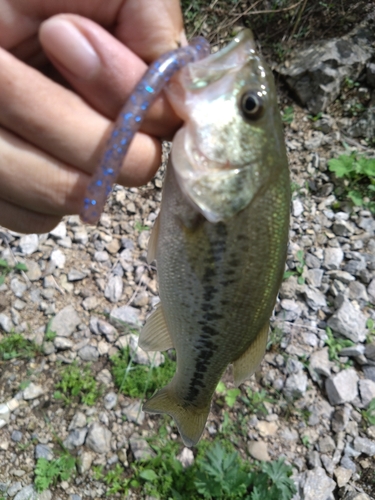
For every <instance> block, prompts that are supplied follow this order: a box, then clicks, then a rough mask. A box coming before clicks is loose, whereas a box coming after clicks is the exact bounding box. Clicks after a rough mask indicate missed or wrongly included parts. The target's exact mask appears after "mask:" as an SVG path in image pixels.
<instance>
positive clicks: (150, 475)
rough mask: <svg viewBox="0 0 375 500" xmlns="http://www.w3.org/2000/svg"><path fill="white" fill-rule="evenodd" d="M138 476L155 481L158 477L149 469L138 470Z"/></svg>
mask: <svg viewBox="0 0 375 500" xmlns="http://www.w3.org/2000/svg"><path fill="white" fill-rule="evenodd" d="M139 477H141V478H142V479H144V480H145V481H155V480H156V479H157V478H158V476H157V475H156V474H155V472H154V471H153V470H151V469H145V470H143V471H142V472H140V474H139Z"/></svg>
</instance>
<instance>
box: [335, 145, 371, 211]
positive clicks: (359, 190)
mask: <svg viewBox="0 0 375 500" xmlns="http://www.w3.org/2000/svg"><path fill="white" fill-rule="evenodd" d="M328 167H329V170H330V171H331V172H334V173H335V175H336V177H338V178H342V179H343V180H344V183H343V186H340V188H338V190H337V195H338V197H339V198H341V199H349V200H351V202H352V203H353V204H354V205H356V206H358V207H362V206H363V207H366V208H368V209H369V210H371V211H372V212H373V213H375V158H366V157H365V156H364V155H360V154H358V153H357V152H355V151H354V152H351V153H350V154H349V155H347V154H343V155H340V156H339V157H338V158H332V159H331V160H329V161H328Z"/></svg>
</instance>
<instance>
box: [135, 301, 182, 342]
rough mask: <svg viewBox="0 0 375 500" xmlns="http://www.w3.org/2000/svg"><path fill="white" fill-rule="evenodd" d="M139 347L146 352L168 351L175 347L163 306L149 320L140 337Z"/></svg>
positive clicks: (158, 307) (159, 305)
mask: <svg viewBox="0 0 375 500" xmlns="http://www.w3.org/2000/svg"><path fill="white" fill-rule="evenodd" d="M138 345H139V346H140V347H141V348H142V349H143V350H144V351H166V350H167V349H172V347H174V346H173V342H172V339H171V336H170V334H169V331H168V327H167V324H166V322H165V317H164V313H163V307H162V305H161V304H158V305H157V306H156V309H155V311H153V312H152V313H151V315H150V316H149V317H148V318H147V320H146V324H145V325H144V327H143V328H142V330H141V333H140V335H139V342H138Z"/></svg>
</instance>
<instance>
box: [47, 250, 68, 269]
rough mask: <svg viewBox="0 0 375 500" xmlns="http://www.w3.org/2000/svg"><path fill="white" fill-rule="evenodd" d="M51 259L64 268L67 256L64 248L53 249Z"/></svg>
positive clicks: (59, 267) (58, 266)
mask: <svg viewBox="0 0 375 500" xmlns="http://www.w3.org/2000/svg"><path fill="white" fill-rule="evenodd" d="M50 261H51V262H52V263H53V264H54V265H55V266H56V267H57V268H58V269H64V267H65V262H66V257H65V254H64V252H63V251H62V250H60V249H59V248H58V249H57V250H53V252H52V253H51V256H50Z"/></svg>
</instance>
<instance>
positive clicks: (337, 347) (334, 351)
mask: <svg viewBox="0 0 375 500" xmlns="http://www.w3.org/2000/svg"><path fill="white" fill-rule="evenodd" d="M326 334H327V338H326V340H325V343H326V345H327V346H328V357H329V359H330V361H335V362H337V363H340V359H339V354H340V351H341V350H342V349H343V348H344V347H351V346H353V345H354V342H352V341H351V340H348V339H340V338H336V337H334V336H333V333H332V330H331V329H330V328H329V327H328V326H327V328H326Z"/></svg>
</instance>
